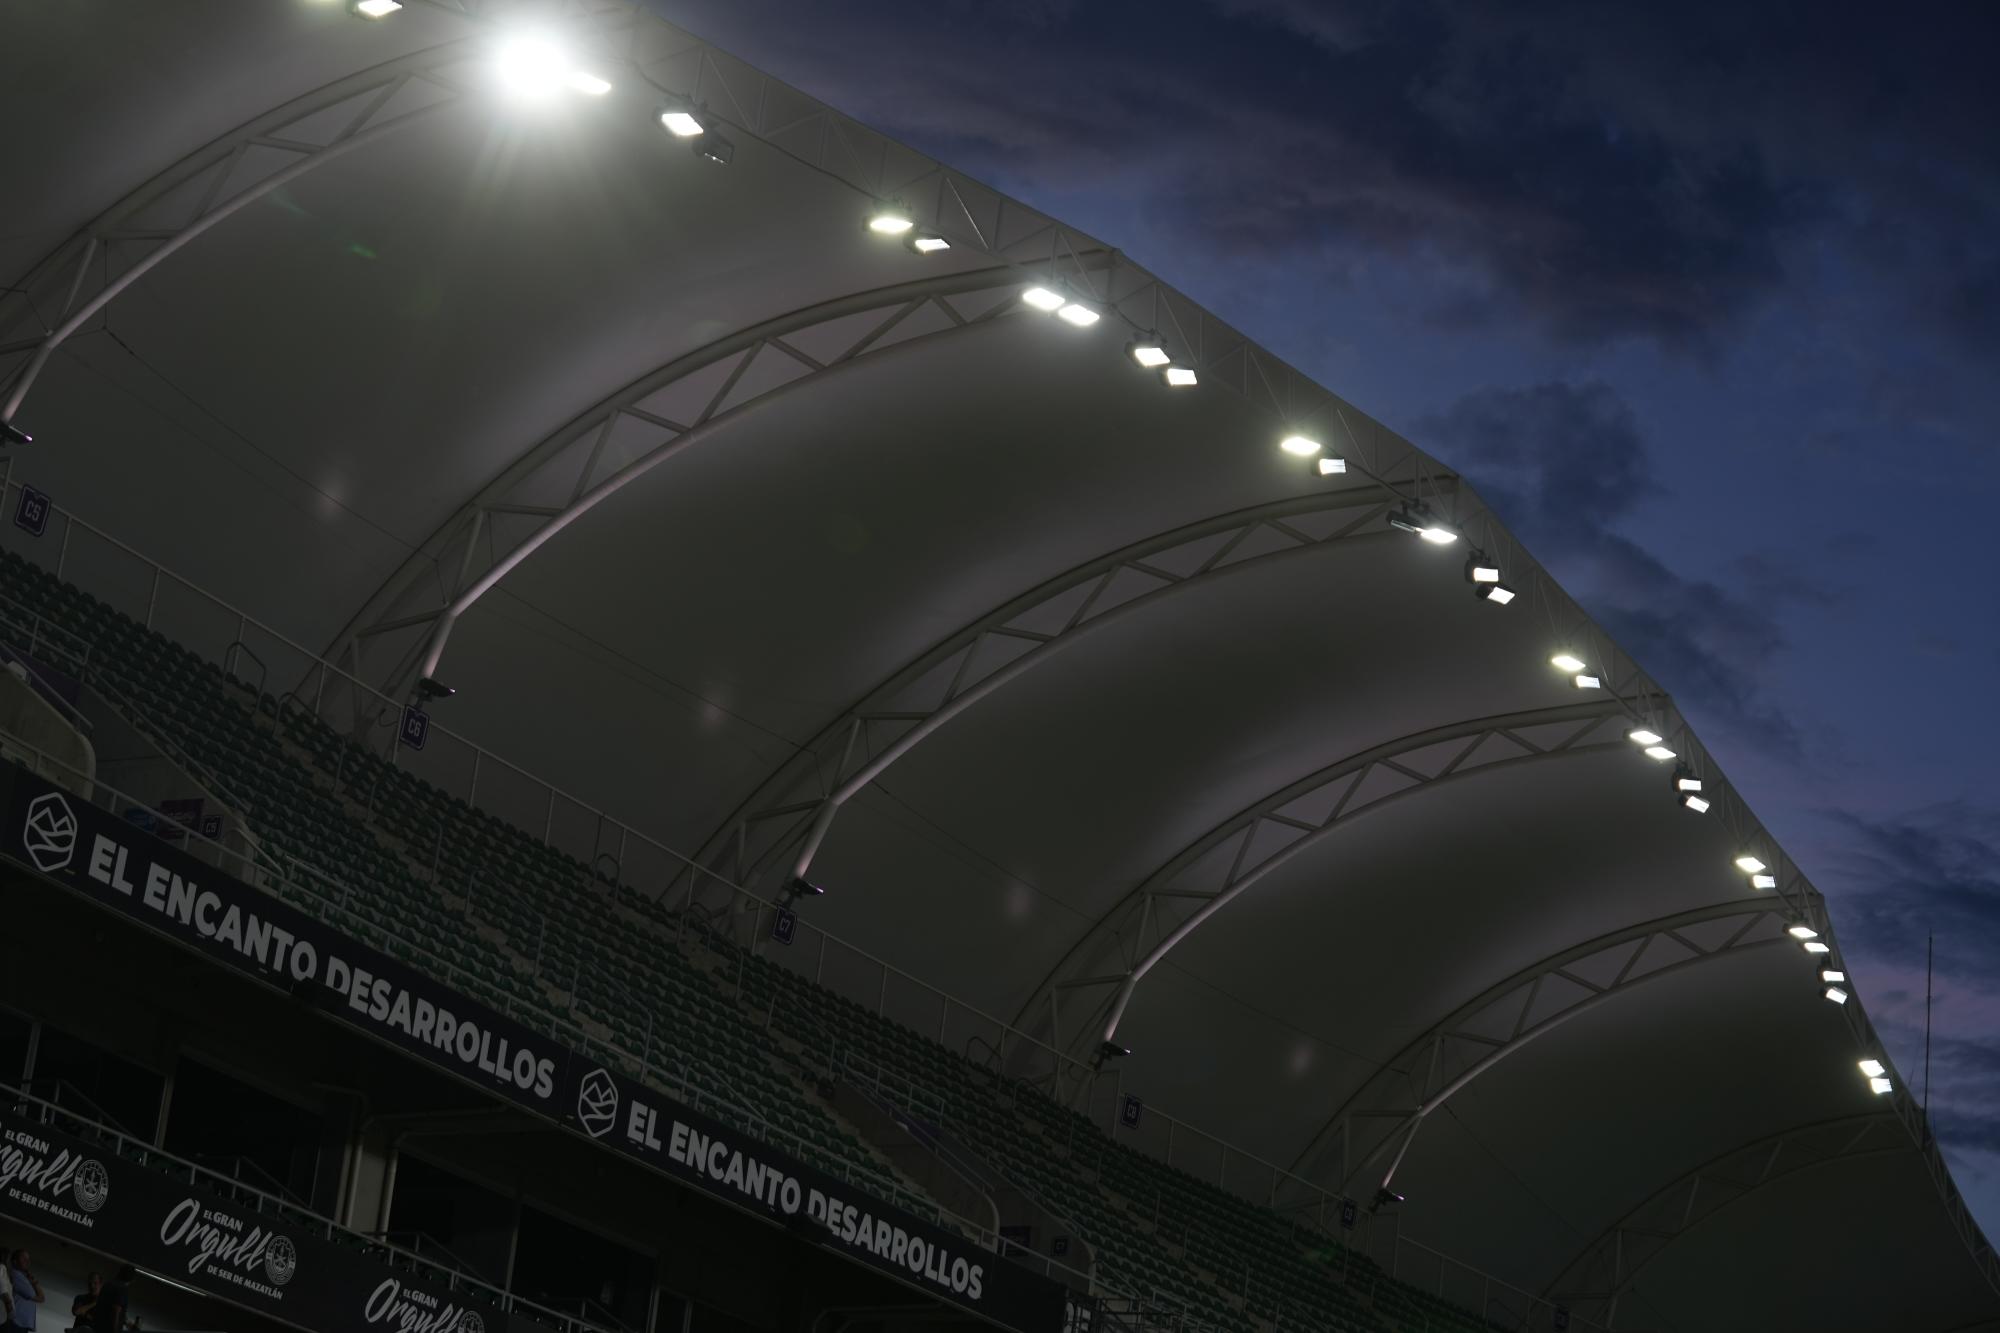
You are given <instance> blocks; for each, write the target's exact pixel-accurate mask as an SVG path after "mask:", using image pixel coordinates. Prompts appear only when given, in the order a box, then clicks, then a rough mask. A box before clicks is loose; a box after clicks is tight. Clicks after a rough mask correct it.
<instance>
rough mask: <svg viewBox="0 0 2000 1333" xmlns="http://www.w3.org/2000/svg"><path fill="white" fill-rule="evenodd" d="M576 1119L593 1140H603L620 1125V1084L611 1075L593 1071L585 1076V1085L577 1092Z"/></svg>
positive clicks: (602, 1071) (598, 1070) (597, 1070)
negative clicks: (608, 1131)
mask: <svg viewBox="0 0 2000 1333" xmlns="http://www.w3.org/2000/svg"><path fill="white" fill-rule="evenodd" d="M576 1118H577V1122H578V1123H579V1124H581V1125H582V1126H583V1132H584V1133H586V1134H588V1135H590V1137H592V1138H593V1139H601V1138H603V1137H604V1135H605V1132H606V1131H607V1130H609V1129H610V1128H611V1127H612V1126H613V1125H615V1124H616V1123H618V1084H617V1083H615V1082H613V1081H612V1078H611V1075H610V1074H608V1073H606V1072H605V1071H604V1070H602V1069H593V1070H591V1071H590V1072H589V1073H588V1074H586V1075H584V1078H583V1085H582V1086H581V1087H579V1088H578V1089H577V1090H576Z"/></svg>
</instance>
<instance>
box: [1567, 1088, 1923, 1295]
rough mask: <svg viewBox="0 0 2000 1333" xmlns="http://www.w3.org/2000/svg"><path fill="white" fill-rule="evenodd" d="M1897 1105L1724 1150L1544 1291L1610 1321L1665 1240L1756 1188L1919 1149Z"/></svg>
mask: <svg viewBox="0 0 2000 1333" xmlns="http://www.w3.org/2000/svg"><path fill="white" fill-rule="evenodd" d="M1915 1151H1916V1148H1915V1145H1913V1144H1912V1143H1911V1142H1910V1139H1909V1135H1908V1134H1907V1133H1905V1132H1904V1127H1903V1123H1902V1120H1901V1118H1900V1117H1899V1116H1897V1115H1896V1114H1895V1113H1894V1112H1893V1111H1875V1112H1871V1113H1869V1114H1866V1115H1857V1116H1844V1117H1841V1118H1839V1119H1835V1120H1823V1121H1819V1122H1816V1123H1814V1124H1810V1125H1800V1126H1798V1127H1797V1128H1795V1129H1788V1130H1785V1131H1783V1132H1781V1133H1777V1134H1772V1135H1769V1136H1767V1137H1765V1138H1761V1139H1757V1140H1755V1141H1753V1142H1750V1143H1746V1144H1744V1145H1742V1146H1741V1147H1738V1148H1732V1149H1730V1150H1729V1151H1728V1152H1725V1153H1722V1154H1719V1155H1718V1156H1716V1157H1714V1158H1711V1159H1710V1160H1709V1161H1706V1162H1704V1163H1702V1164H1701V1165H1700V1166H1698V1167H1696V1168H1694V1169H1693V1170H1692V1171H1689V1172H1687V1173H1686V1174H1685V1175H1682V1176H1680V1177H1679V1178H1677V1179H1675V1180H1674V1181H1673V1182H1671V1183H1670V1184H1668V1185H1665V1186H1663V1187H1662V1188H1660V1189H1658V1190H1656V1191H1654V1192H1653V1193H1652V1194H1650V1195H1648V1196H1647V1197H1646V1199H1645V1200H1644V1201H1642V1202H1640V1203H1639V1204H1637V1205H1635V1206H1634V1207H1632V1208H1631V1209H1630V1210H1629V1211H1627V1212H1626V1213H1625V1215H1624V1216H1622V1217H1620V1218H1619V1219H1618V1220H1617V1221H1616V1222H1613V1223H1612V1224H1611V1225H1610V1226H1608V1227H1606V1228H1605V1229H1604V1230H1603V1231H1602V1232H1601V1233H1599V1235H1598V1236H1597V1237H1596V1238H1595V1239H1594V1240H1592V1241H1591V1242H1590V1243H1589V1244H1588V1245H1586V1246H1584V1247H1583V1249H1582V1250H1581V1251H1580V1252H1579V1253H1578V1254H1577V1256H1576V1258H1574V1259H1572V1260H1570V1262H1569V1263H1567V1264H1565V1265H1564V1266H1563V1269H1562V1272H1561V1273H1559V1274H1558V1275H1557V1276H1556V1279H1555V1281H1553V1282H1551V1283H1549V1285H1548V1287H1547V1289H1546V1290H1545V1291H1544V1292H1543V1294H1544V1295H1545V1296H1546V1297H1547V1298H1548V1299H1549V1300H1551V1301H1554V1302H1555V1303H1557V1304H1559V1305H1563V1306H1567V1307H1568V1308H1569V1310H1570V1312H1571V1313H1572V1314H1577V1315H1581V1316H1583V1317H1585V1318H1588V1319H1590V1320H1592V1321H1593V1322H1595V1323H1598V1324H1602V1325H1603V1326H1604V1327H1605V1328H1607V1329H1608V1328H1615V1327H1616V1326H1617V1319H1618V1305H1619V1302H1620V1301H1621V1300H1623V1299H1624V1297H1625V1296H1626V1295H1627V1294H1628V1293H1629V1292H1630V1291H1631V1290H1632V1286H1633V1284H1634V1283H1635V1282H1636V1281H1637V1280H1638V1277H1639V1274H1640V1272H1641V1271H1642V1270H1643V1269H1644V1268H1645V1267H1646V1265H1647V1264H1649V1263H1651V1262H1652V1261H1653V1260H1654V1259H1656V1258H1658V1257H1659V1256H1660V1254H1661V1253H1662V1252H1664V1251H1665V1250H1666V1249H1667V1247H1668V1246H1670V1245H1672V1244H1673V1243H1674V1242H1675V1241H1676V1240H1679V1239H1680V1238H1681V1237H1682V1236H1685V1235H1686V1234H1687V1233H1688V1232H1690V1231H1692V1230H1694V1229H1695V1228H1696V1227H1698V1226H1700V1225H1702V1224H1703V1223H1704V1222H1706V1221H1708V1220H1709V1219H1710V1218H1712V1217H1714V1216H1715V1215H1716V1214H1717V1213H1719V1212H1721V1211H1723V1210H1724V1209H1725V1208H1728V1207H1729V1206H1730V1205H1731V1204H1734V1203H1738V1202H1740V1201H1742V1200H1743V1199H1746V1198H1748V1197H1749V1196H1750V1195H1752V1194H1755V1193H1756V1192H1757V1191H1759V1190H1761V1189H1764V1188H1766V1187H1768V1186H1771V1185H1775V1184H1777V1183H1778V1182H1779V1181H1781V1180H1785V1179H1787V1178H1789V1177H1791V1176H1794V1175H1797V1174H1798V1173H1800V1172H1802V1171H1807V1170H1811V1169H1813V1168H1815V1167H1821V1166H1829V1165H1832V1164H1835V1163H1839V1162H1845V1161H1852V1160H1854V1159H1856V1158H1862V1157H1875V1156H1881V1155H1883V1154H1887V1153H1907V1152H1915Z"/></svg>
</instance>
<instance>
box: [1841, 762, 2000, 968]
mask: <svg viewBox="0 0 2000 1333" xmlns="http://www.w3.org/2000/svg"><path fill="white" fill-rule="evenodd" d="M1825 818H1826V819H1827V820H1828V821H1829V822H1830V823H1831V824H1832V825H1833V828H1834V835H1835V846H1836V848H1837V856H1836V858H1835V860H1834V861H1833V866H1832V875H1831V878H1830V880H1829V883H1830V884H1832V885H1836V886H1839V887H1840V888H1842V889H1843V890H1844V891H1845V893H1844V895H1843V896H1844V897H1846V898H1847V899H1849V901H1846V902H1844V903H1843V905H1842V916H1843V918H1844V919H1846V920H1848V921H1851V922H1853V923H1854V924H1855V926H1856V927H1857V934H1858V935H1859V936H1860V937H1862V938H1865V939H1866V940H1868V942H1869V947H1870V949H1871V951H1873V952H1875V953H1877V954H1880V955H1881V956H1882V957H1884V958H1887V959H1890V960H1892V961H1895V962H1899V963H1903V964H1908V965H1915V964H1917V963H1920V962H1921V961H1922V959H1923V957H1924V941H1925V937H1926V935H1927V934H1930V933H1935V934H1936V936H1937V938H1938V939H1939V940H1940V941H1941V942H1942V944H1943V946H1944V952H1943V953H1941V954H1940V957H1941V958H1943V959H1946V960H1947V962H1948V964H1949V970H1950V971H1951V973H1952V974H1953V975H1955V976H1959V977H1961V978H1962V979H1963V981H1964V983H1965V984H1966V985H1967V986H1970V987H1973V988H1976V989H1979V990H1982V991H1986V992H1990V993H1992V994H1993V995H1995V996H1996V997H2000V976H1996V975H1994V974H1993V972H1992V960H1993V959H1995V958H2000V811H1995V810H1989V809H1982V808H1980V807H1978V806H1975V805H1972V804H1970V803H1968V802H1964V801H1952V802H1946V803H1943V804H1939V805H1932V806H1927V807H1924V808H1922V809H1919V810H1914V811H1910V812H1908V813H1905V814H1899V815H1890V816H1871V815H1864V814H1860V813H1857V812H1855V811H1852V810H1829V811H1826V812H1825Z"/></svg>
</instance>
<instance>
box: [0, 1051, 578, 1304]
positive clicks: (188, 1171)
mask: <svg viewBox="0 0 2000 1333" xmlns="http://www.w3.org/2000/svg"><path fill="white" fill-rule="evenodd" d="M0 1102H4V1103H6V1104H8V1105H12V1106H14V1107H17V1108H21V1114H27V1115H33V1114H34V1110H31V1109H29V1108H35V1109H38V1110H39V1114H38V1115H34V1118H35V1119H37V1120H38V1121H40V1123H42V1124H45V1125H46V1124H55V1123H59V1124H62V1125H65V1126H66V1127H67V1128H68V1129H69V1130H70V1131H72V1132H74V1133H76V1134H77V1135H78V1136H79V1137H82V1138H88V1139H91V1140H92V1141H94V1142H98V1143H104V1142H107V1141H108V1142H109V1143H110V1145H111V1147H112V1149H113V1151H115V1152H116V1153H117V1154H118V1155H119V1156H121V1157H125V1158H128V1159H130V1160H133V1161H136V1162H138V1163H139V1164H140V1165H141V1166H152V1165H154V1164H155V1163H166V1164H168V1165H169V1166H171V1167H178V1168H179V1169H180V1171H181V1172H182V1173H185V1175H186V1176H187V1179H188V1183H189V1184H207V1185H208V1186H209V1187H210V1188H212V1189H215V1190H217V1192H219V1193H221V1194H224V1195H226V1196H228V1197H229V1198H231V1199H239V1200H240V1199H241V1198H242V1196H243V1195H245V1194H248V1195H249V1196H250V1201H251V1203H252V1206H253V1207H256V1208H257V1209H258V1210H259V1211H262V1210H263V1208H264V1207H265V1206H267V1205H268V1206H269V1207H270V1209H271V1210H272V1211H273V1212H276V1213H279V1214H280V1215H287V1216H291V1217H292V1218H293V1219H294V1220H295V1221H297V1222H299V1223H302V1224H305V1225H308V1226H310V1227H313V1228H315V1229H316V1230H317V1232H318V1233H319V1234H321V1235H323V1236H325V1237H326V1238H327V1239H328V1240H333V1239H334V1236H335V1233H339V1234H342V1235H346V1236H350V1237H353V1238H354V1239H356V1240H359V1241H362V1242H364V1244H367V1245H371V1246H372V1247H373V1248H375V1249H379V1250H384V1251H387V1252H388V1254H389V1255H390V1256H391V1258H390V1260H389V1262H390V1264H391V1266H392V1267H393V1266H394V1261H395V1259H396V1258H401V1259H403V1260H405V1261H407V1262H406V1265H405V1266H406V1267H408V1268H410V1269H413V1270H415V1269H425V1268H428V1269H431V1270H434V1271H437V1272H440V1273H442V1274H443V1278H444V1281H445V1285H446V1287H447V1288H448V1289H450V1290H453V1291H456V1290H458V1289H459V1288H460V1287H461V1286H463V1287H466V1288H471V1289H474V1290H476V1291H479V1292H482V1293H484V1294H485V1299H487V1300H489V1301H490V1302H491V1303H492V1304H494V1305H496V1306H498V1307H499V1308H500V1309H502V1310H513V1309H520V1310H525V1311H530V1312H533V1313H535V1314H538V1315H547V1316H551V1317H553V1318H554V1319H555V1320H556V1321H557V1325H556V1326H557V1327H558V1328H561V1329H587V1330H590V1333H617V1330H613V1329H607V1328H604V1327H602V1326H601V1325H597V1324H593V1323H591V1322H589V1321H587V1320H584V1319H580V1318H578V1317H577V1316H575V1315H572V1314H569V1313H568V1312H567V1311H563V1310H557V1309H553V1308H551V1307H549V1306H546V1305H542V1304H540V1303H539V1302H536V1301H531V1300H528V1299H527V1298H525V1297H522V1296H516V1295H514V1294H513V1293H512V1292H510V1291H507V1290H504V1289H503V1288H500V1287H496V1286H494V1285H493V1284H492V1283H490V1282H484V1281H481V1280H480V1279H479V1278H476V1277H473V1276H471V1275H470V1274H467V1273H463V1272H460V1271H458V1270H456V1269H448V1268H444V1267H442V1266H441V1265H438V1264H434V1263H431V1262H430V1261H428V1260H426V1259H424V1258H423V1256H421V1255H419V1254H417V1253H416V1252H414V1251H412V1250H406V1249H404V1248H403V1247H402V1246H400V1245H397V1244H395V1243H393V1242H391V1241H388V1240H386V1239H382V1238H380V1234H379V1233H370V1232H364V1231H356V1230H354V1229H352V1228H351V1227H345V1226H342V1225H341V1224H340V1223H338V1222H336V1221H334V1220H333V1219H332V1218H330V1217H327V1216H326V1215H325V1214H323V1213H318V1212H315V1211H313V1209H311V1208H310V1207H307V1206H304V1205H301V1204H297V1203H293V1202H291V1201H290V1200H287V1199H283V1198H280V1197H279V1196H277V1195H275V1194H272V1193H271V1192H270V1191H268V1190H264V1189H260V1188H258V1187H257V1186H255V1185H252V1184H250V1183H248V1182H247V1181H243V1180H238V1179H235V1178H233V1177H230V1176H226V1175H223V1174H222V1173H221V1172H219V1171H216V1170H214V1169H213V1168H211V1167H206V1166H203V1165H202V1164H201V1163H199V1162H196V1161H191V1160H189V1159H188V1158H185V1157H180V1156H177V1155H176V1154H174V1153H170V1152H168V1151H166V1150H165V1149H163V1148H158V1147H155V1146H154V1145H153V1144H151V1143H147V1142H145V1141H144V1140H142V1139H138V1138H135V1137H133V1136H132V1135H131V1134H129V1133H127V1132H125V1131H124V1130H121V1129H118V1128H116V1127H114V1126H112V1125H110V1124H106V1123H104V1122H101V1121H96V1120H91V1119H89V1118H87V1117H84V1116H79V1115H77V1114H76V1113H74V1112H72V1111H68V1110H65V1109H64V1108H63V1107H61V1106H59V1105H57V1104H56V1103H54V1102H51V1101H48V1100H45V1099H44V1098H41V1097H37V1096H35V1095H34V1094H33V1093H31V1092H29V1091H28V1090H27V1088H26V1087H25V1086H21V1087H17V1086H15V1085H13V1084H9V1083H4V1082H0Z"/></svg>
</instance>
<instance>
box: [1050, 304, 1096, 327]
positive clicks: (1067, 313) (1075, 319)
mask: <svg viewBox="0 0 2000 1333" xmlns="http://www.w3.org/2000/svg"><path fill="white" fill-rule="evenodd" d="M1056 318H1057V319H1060V320H1062V321H1063V322H1064V323H1067V324H1074V325H1076V326H1077V327H1078V328H1080V329H1087V328H1089V327H1090V326H1091V325H1093V324H1095V323H1096V322H1097V320H1098V314H1097V312H1096V311H1095V310H1092V309H1091V308H1090V307H1089V306H1087V305H1079V304H1078V303H1077V302H1075V301H1071V302H1070V303H1069V304H1068V305H1066V306H1064V307H1063V308H1062V309H1060V310H1058V311H1056Z"/></svg>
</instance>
